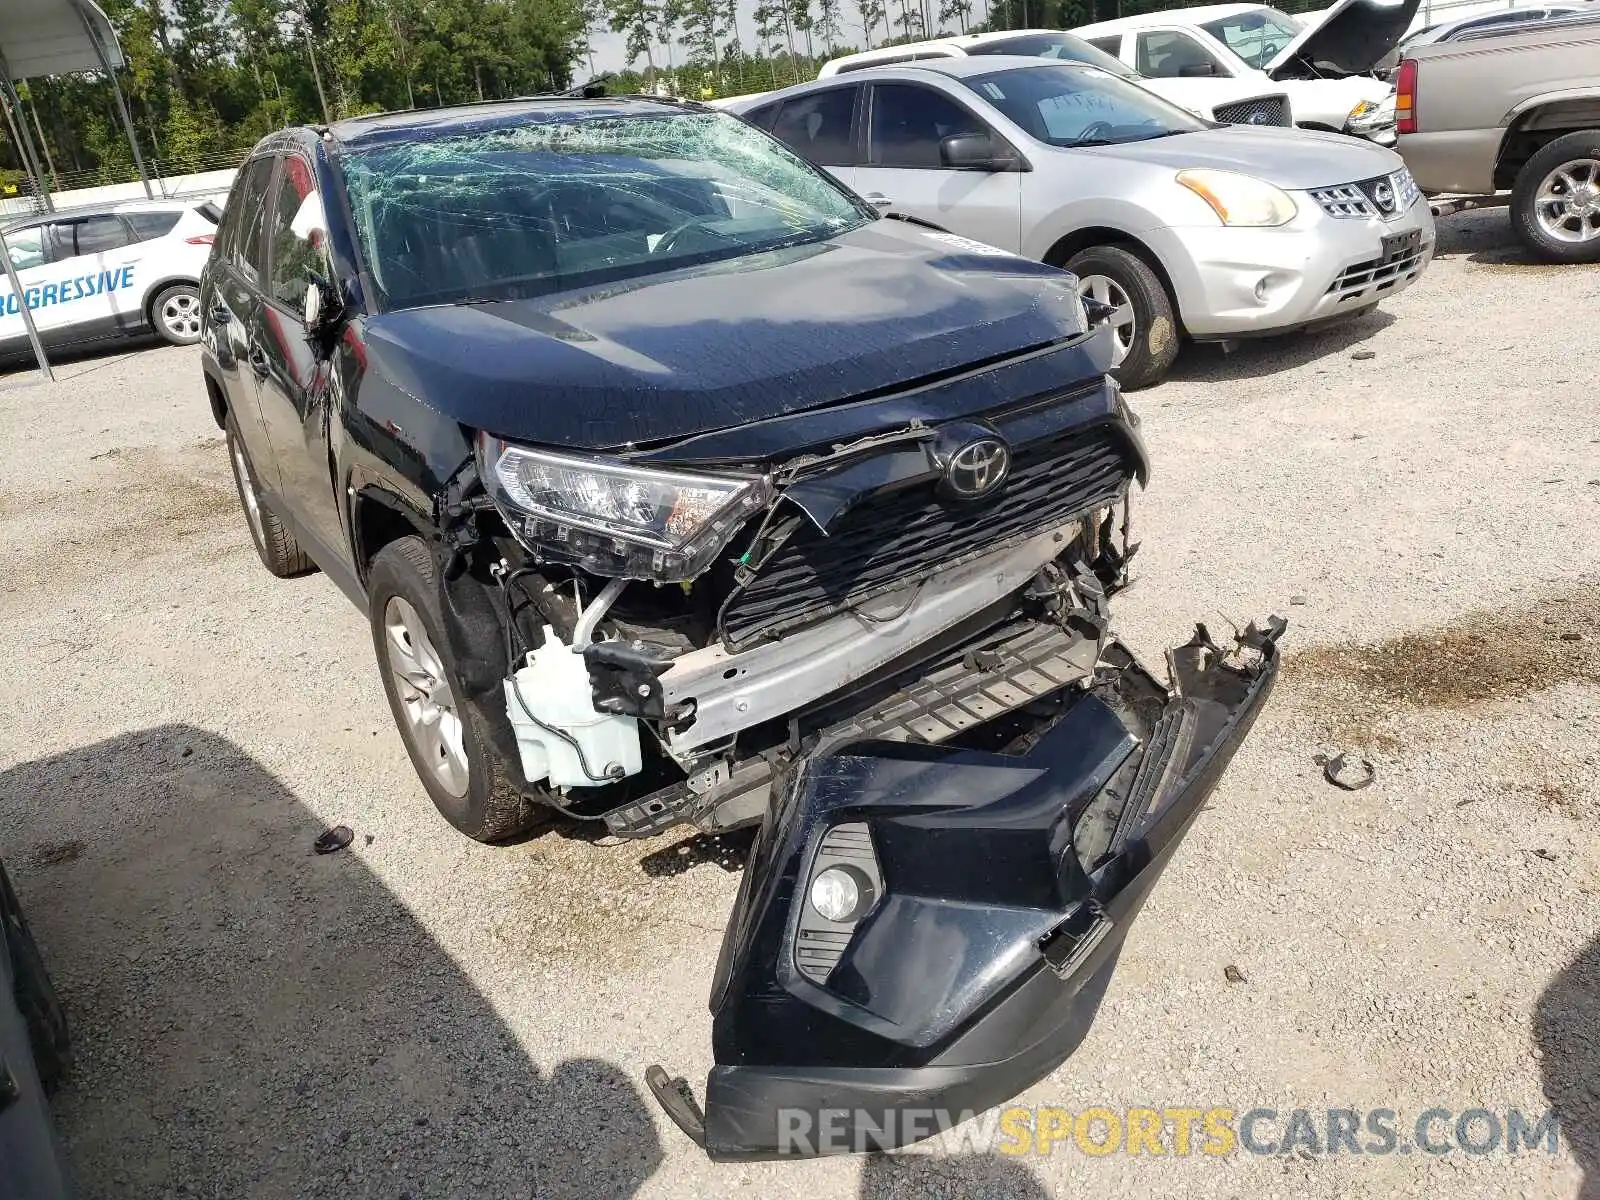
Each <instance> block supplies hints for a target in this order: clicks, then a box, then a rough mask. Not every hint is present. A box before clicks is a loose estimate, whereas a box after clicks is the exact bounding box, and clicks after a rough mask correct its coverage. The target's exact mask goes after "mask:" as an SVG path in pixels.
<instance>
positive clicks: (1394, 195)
mask: <svg viewBox="0 0 1600 1200" xmlns="http://www.w3.org/2000/svg"><path fill="white" fill-rule="evenodd" d="M1380 185H1381V187H1382V188H1383V189H1384V190H1383V191H1380ZM1385 192H1386V193H1387V196H1388V201H1387V204H1385V203H1381V202H1380V201H1382V199H1383V197H1384V195H1385ZM1421 195H1422V193H1421V191H1419V190H1418V188H1417V181H1416V180H1415V179H1413V178H1411V172H1410V171H1408V170H1406V169H1405V168H1404V167H1401V168H1400V169H1399V170H1398V171H1396V172H1394V174H1392V175H1379V176H1376V177H1375V178H1373V179H1363V180H1361V181H1360V182H1359V183H1341V184H1337V185H1335V186H1334V187H1325V188H1312V189H1311V198H1312V199H1313V200H1315V201H1316V202H1317V203H1318V204H1320V205H1321V206H1322V211H1323V212H1325V213H1327V214H1328V215H1329V216H1330V217H1385V218H1388V217H1397V216H1399V215H1400V214H1401V213H1403V212H1406V211H1407V210H1409V209H1410V208H1411V206H1412V205H1413V204H1415V203H1416V202H1417V200H1418V198H1419V197H1420V196H1421Z"/></svg>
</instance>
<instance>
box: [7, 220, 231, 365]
mask: <svg viewBox="0 0 1600 1200" xmlns="http://www.w3.org/2000/svg"><path fill="white" fill-rule="evenodd" d="M221 215H222V213H221V210H220V209H219V208H218V207H217V206H216V205H215V204H212V203H211V202H210V201H199V202H193V203H190V202H185V201H182V200H172V201H138V202H129V203H123V204H112V205H106V206H103V207H99V208H82V209H75V210H72V211H62V212H56V213H45V214H40V215H38V216H33V217H26V218H23V219H21V220H15V221H11V222H9V223H8V224H6V225H5V226H3V227H0V232H3V233H4V235H5V242H6V247H7V249H9V250H10V252H11V264H12V266H13V267H15V268H16V272H17V279H18V281H19V282H20V283H21V284H22V293H23V299H24V300H26V302H27V305H28V311H29V312H31V313H32V314H33V323H34V325H35V327H37V329H38V331H39V340H40V341H42V342H43V343H44V344H45V345H46V346H47V347H51V346H75V345H81V344H84V343H89V342H97V341H101V340H103V339H106V338H114V337H126V336H137V335H140V334H146V333H149V332H150V331H151V330H154V331H155V332H156V333H157V334H159V335H160V336H161V337H163V338H165V339H166V340H167V341H169V342H171V343H173V344H174V345H178V346H188V345H191V344H193V343H194V342H198V341H199V340H200V271H201V268H203V267H204V266H205V265H206V258H207V257H208V256H209V255H210V253H211V242H212V240H213V238H214V237H215V236H216V232H217V220H218V218H219V217H221ZM28 353H29V346H28V333H27V327H26V326H25V324H24V323H23V319H22V313H21V311H20V308H19V301H18V299H17V297H16V296H15V295H14V294H12V290H11V281H10V279H9V278H7V276H6V274H5V273H4V272H3V271H0V358H11V357H14V356H17V355H26V354H28Z"/></svg>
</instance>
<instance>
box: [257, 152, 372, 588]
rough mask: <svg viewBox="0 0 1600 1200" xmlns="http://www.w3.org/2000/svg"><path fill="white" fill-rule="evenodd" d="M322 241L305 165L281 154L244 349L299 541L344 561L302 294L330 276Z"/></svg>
mask: <svg viewBox="0 0 1600 1200" xmlns="http://www.w3.org/2000/svg"><path fill="white" fill-rule="evenodd" d="M327 239H328V223H327V219H326V217H325V216H324V213H323V207H322V193H321V192H320V191H319V190H318V188H317V185H316V173H315V171H314V170H313V168H312V165H311V163H310V162H309V161H308V160H307V159H305V158H303V157H301V156H300V155H299V154H298V153H295V152H292V151H291V152H289V153H286V154H285V155H284V156H283V158H282V160H281V162H280V165H279V168H278V173H277V175H276V176H274V179H273V184H272V189H271V204H270V206H269V216H268V224H267V237H266V243H267V248H268V250H267V254H268V264H267V283H266V286H265V287H264V288H263V289H262V294H261V304H260V308H259V310H258V311H259V314H260V315H259V320H258V322H257V324H256V326H255V332H254V340H253V344H252V346H251V348H250V350H251V353H252V354H253V355H254V356H255V358H254V359H253V361H256V362H257V363H258V364H259V370H258V380H259V382H258V387H259V394H260V399H261V417H262V420H263V421H264V422H265V423H266V427H267V439H268V441H270V442H271V443H272V449H273V453H274V454H275V456H276V457H277V460H278V476H279V483H280V495H281V498H282V501H283V504H284V505H285V507H286V508H287V510H288V512H289V514H290V516H292V518H293V519H294V521H295V523H296V525H297V526H298V527H299V529H298V532H299V533H300V534H301V535H302V537H305V538H307V540H309V541H312V542H320V543H321V544H322V546H321V548H319V551H320V552H318V553H317V554H316V555H315V557H317V558H319V559H325V558H326V556H327V554H328V553H333V554H337V555H338V556H339V557H340V558H342V559H346V560H348V558H349V555H348V553H347V552H345V550H344V547H345V546H346V545H347V540H346V539H345V537H344V527H343V523H342V521H341V518H340V515H339V514H340V507H341V506H340V505H339V503H338V501H337V497H336V495H335V492H334V485H333V472H332V469H331V467H330V464H329V459H328V434H329V430H328V421H329V396H330V390H329V380H328V372H327V370H326V367H325V363H324V361H323V360H322V359H321V358H320V357H319V356H318V355H317V354H316V353H315V352H314V349H313V346H312V344H311V341H310V340H309V338H308V337H307V335H306V325H305V316H306V308H305V303H306V290H307V288H308V287H309V286H310V284H311V282H312V280H313V279H321V280H327V279H328V277H329V275H330V271H329V269H328V260H327Z"/></svg>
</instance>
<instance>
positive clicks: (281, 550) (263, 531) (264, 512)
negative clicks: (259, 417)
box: [224, 413, 317, 579]
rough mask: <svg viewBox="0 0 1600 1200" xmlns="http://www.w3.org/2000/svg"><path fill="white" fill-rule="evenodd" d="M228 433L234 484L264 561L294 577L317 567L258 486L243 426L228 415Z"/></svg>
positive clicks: (280, 575)
mask: <svg viewBox="0 0 1600 1200" xmlns="http://www.w3.org/2000/svg"><path fill="white" fill-rule="evenodd" d="M224 428H225V429H226V431H227V435H228V462H229V464H230V465H231V466H232V467H233V486H234V487H235V488H236V489H238V492H239V507H240V508H241V509H243V510H244V523H245V525H246V526H247V527H248V528H249V530H250V541H251V542H252V543H253V544H254V545H255V548H256V554H257V556H258V557H259V558H260V559H261V565H262V566H264V567H266V569H267V570H269V571H271V572H272V573H273V574H274V575H276V576H277V577H278V578H279V579H292V578H293V577H294V576H296V575H305V574H308V573H309V572H311V571H315V570H316V569H317V564H316V563H314V562H312V561H311V556H310V555H309V554H307V553H306V552H305V551H304V550H302V549H301V548H300V542H299V541H298V539H296V538H295V536H294V534H292V533H290V532H289V529H288V527H287V526H286V525H284V523H283V522H282V521H280V520H278V518H277V516H276V515H275V514H274V513H273V511H272V510H271V509H270V508H268V507H267V502H266V500H265V499H264V498H263V497H262V495H261V493H260V491H258V490H257V488H256V475H255V468H254V467H253V466H251V464H250V455H249V453H248V452H246V450H245V448H244V439H243V438H242V437H240V436H239V427H238V426H237V425H235V424H234V422H233V414H231V413H230V414H229V415H228V420H227V424H226V425H225V427H224Z"/></svg>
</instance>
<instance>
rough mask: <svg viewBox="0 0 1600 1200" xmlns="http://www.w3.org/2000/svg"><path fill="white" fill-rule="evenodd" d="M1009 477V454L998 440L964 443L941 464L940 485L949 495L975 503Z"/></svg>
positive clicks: (982, 439) (984, 439)
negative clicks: (942, 475)
mask: <svg viewBox="0 0 1600 1200" xmlns="http://www.w3.org/2000/svg"><path fill="white" fill-rule="evenodd" d="M1009 474H1011V451H1010V450H1009V449H1007V448H1006V444H1005V443H1004V442H1002V441H1001V440H1000V439H999V438H995V437H984V438H979V439H978V440H977V441H975V442H968V443H967V444H966V445H965V446H963V447H961V449H959V450H957V451H956V452H955V453H954V454H952V455H951V456H950V461H949V462H948V463H947V464H945V468H944V484H945V488H946V489H947V490H948V491H949V493H950V494H951V495H952V496H957V497H959V498H961V499H962V500H977V499H980V498H981V497H983V496H987V495H988V494H989V493H990V492H992V491H994V490H995V489H996V488H998V487H999V486H1000V485H1001V484H1002V483H1004V482H1005V481H1006V476H1007V475H1009Z"/></svg>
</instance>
